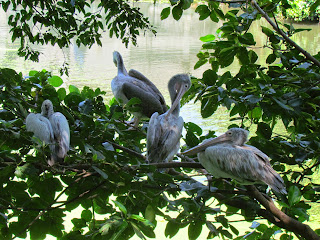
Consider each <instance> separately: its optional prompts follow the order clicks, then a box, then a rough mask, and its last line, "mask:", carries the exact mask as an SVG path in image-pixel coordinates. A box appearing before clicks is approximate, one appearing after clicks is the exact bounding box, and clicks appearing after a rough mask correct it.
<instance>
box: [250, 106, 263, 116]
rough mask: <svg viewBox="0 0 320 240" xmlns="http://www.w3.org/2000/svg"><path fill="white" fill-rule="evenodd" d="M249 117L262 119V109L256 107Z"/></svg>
mask: <svg viewBox="0 0 320 240" xmlns="http://www.w3.org/2000/svg"><path fill="white" fill-rule="evenodd" d="M248 115H249V116H250V118H255V119H260V118H261V116H262V109H261V108H260V107H255V108H254V109H252V111H251V112H250V113H249V114H248Z"/></svg>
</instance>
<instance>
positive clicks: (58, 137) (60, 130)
mask: <svg viewBox="0 0 320 240" xmlns="http://www.w3.org/2000/svg"><path fill="white" fill-rule="evenodd" d="M41 114H42V116H44V117H46V118H48V119H49V121H50V123H51V126H52V130H53V135H54V144H53V145H52V146H51V151H52V153H53V156H52V159H51V161H49V165H51V166H52V165H53V164H54V163H55V161H56V160H59V159H63V158H64V157H65V156H66V155H67V152H68V150H69V146H70V129H69V124H68V121H67V119H66V117H65V116H64V115H63V114H62V113H60V112H54V111H53V105H52V102H51V101H50V100H48V99H47V100H45V101H44V102H43V103H42V106H41Z"/></svg>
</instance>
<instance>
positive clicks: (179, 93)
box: [167, 84, 187, 116]
mask: <svg viewBox="0 0 320 240" xmlns="http://www.w3.org/2000/svg"><path fill="white" fill-rule="evenodd" d="M186 91H187V89H186V88H184V85H183V84H182V85H181V86H180V88H179V91H178V94H177V97H176V99H175V100H174V102H173V103H172V105H171V107H170V109H169V111H168V113H167V116H168V115H170V114H171V113H172V112H173V110H174V109H175V108H176V107H177V106H178V104H180V100H181V98H182V96H183V94H185V92H186Z"/></svg>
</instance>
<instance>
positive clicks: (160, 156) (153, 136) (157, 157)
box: [147, 114, 183, 162]
mask: <svg viewBox="0 0 320 240" xmlns="http://www.w3.org/2000/svg"><path fill="white" fill-rule="evenodd" d="M165 116H166V114H163V115H160V116H157V115H156V114H153V115H152V117H151V119H150V122H149V129H148V134H147V156H148V161H149V162H168V161H171V160H172V158H173V157H174V155H175V154H176V153H177V152H178V151H179V148H180V138H181V133H182V128H183V118H182V117H179V118H176V117H174V116H173V115H170V116H169V117H168V119H166V118H165Z"/></svg>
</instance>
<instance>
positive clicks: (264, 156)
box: [237, 144, 270, 163]
mask: <svg viewBox="0 0 320 240" xmlns="http://www.w3.org/2000/svg"><path fill="white" fill-rule="evenodd" d="M237 147H239V148H242V149H247V150H249V151H252V152H253V153H254V154H256V155H257V157H259V158H260V159H261V160H262V161H264V162H266V163H267V162H269V159H270V158H269V157H268V155H266V154H265V153H263V152H261V151H260V150H259V149H258V148H256V147H254V146H251V145H247V144H245V145H243V146H237Z"/></svg>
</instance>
